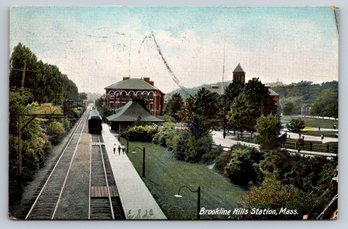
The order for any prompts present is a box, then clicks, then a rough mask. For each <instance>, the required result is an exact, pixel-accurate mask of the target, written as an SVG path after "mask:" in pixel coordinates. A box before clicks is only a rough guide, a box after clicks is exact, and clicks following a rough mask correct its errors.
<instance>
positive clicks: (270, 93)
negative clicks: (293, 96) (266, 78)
mask: <svg viewBox="0 0 348 229" xmlns="http://www.w3.org/2000/svg"><path fill="white" fill-rule="evenodd" d="M268 91H269V95H270V96H279V94H278V93H277V92H275V91H273V90H272V89H271V88H268Z"/></svg>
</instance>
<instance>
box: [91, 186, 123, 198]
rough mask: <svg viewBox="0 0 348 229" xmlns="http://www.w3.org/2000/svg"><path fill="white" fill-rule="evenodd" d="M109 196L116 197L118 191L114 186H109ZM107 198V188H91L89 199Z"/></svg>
mask: <svg viewBox="0 0 348 229" xmlns="http://www.w3.org/2000/svg"><path fill="white" fill-rule="evenodd" d="M109 190H110V196H111V197H117V196H118V191H117V187H116V185H113V186H110V187H109ZM107 197H109V194H108V188H107V186H92V187H91V198H107Z"/></svg>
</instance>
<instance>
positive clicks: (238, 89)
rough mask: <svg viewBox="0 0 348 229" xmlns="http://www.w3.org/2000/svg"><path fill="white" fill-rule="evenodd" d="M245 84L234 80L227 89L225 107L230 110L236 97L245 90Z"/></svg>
mask: <svg viewBox="0 0 348 229" xmlns="http://www.w3.org/2000/svg"><path fill="white" fill-rule="evenodd" d="M243 89H244V84H241V83H240V82H235V81H233V82H232V83H230V84H229V85H228V86H227V87H226V89H225V109H226V111H229V110H230V109H231V106H232V104H233V101H234V99H235V98H237V97H238V95H239V94H240V93H242V92H243Z"/></svg>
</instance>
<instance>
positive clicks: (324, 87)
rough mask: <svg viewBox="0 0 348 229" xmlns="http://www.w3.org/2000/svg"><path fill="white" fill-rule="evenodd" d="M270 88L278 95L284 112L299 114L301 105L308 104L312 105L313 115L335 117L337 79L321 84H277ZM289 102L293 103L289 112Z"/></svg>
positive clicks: (303, 82) (307, 82)
mask: <svg viewBox="0 0 348 229" xmlns="http://www.w3.org/2000/svg"><path fill="white" fill-rule="evenodd" d="M272 89H273V90H274V91H276V92H277V93H278V94H279V95H280V98H281V99H280V103H281V106H282V109H283V113H284V114H300V113H301V107H302V105H304V104H309V105H313V107H312V110H311V113H312V114H313V115H319V116H329V117H336V116H335V115H336V114H337V106H336V105H337V98H338V96H337V95H338V93H337V91H338V81H331V82H324V83H322V84H313V83H312V82H309V81H301V82H299V83H292V84H290V85H286V86H284V85H279V86H276V87H273V88H272ZM290 103H292V104H293V107H292V111H291V113H289V112H290V107H289V104H290ZM290 106H291V105H290ZM313 108H314V110H313ZM324 110H325V111H324Z"/></svg>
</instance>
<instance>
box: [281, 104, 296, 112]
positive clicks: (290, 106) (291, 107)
mask: <svg viewBox="0 0 348 229" xmlns="http://www.w3.org/2000/svg"><path fill="white" fill-rule="evenodd" d="M293 112H294V104H293V103H291V102H287V103H285V105H284V108H283V114H284V115H291V114H293Z"/></svg>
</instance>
